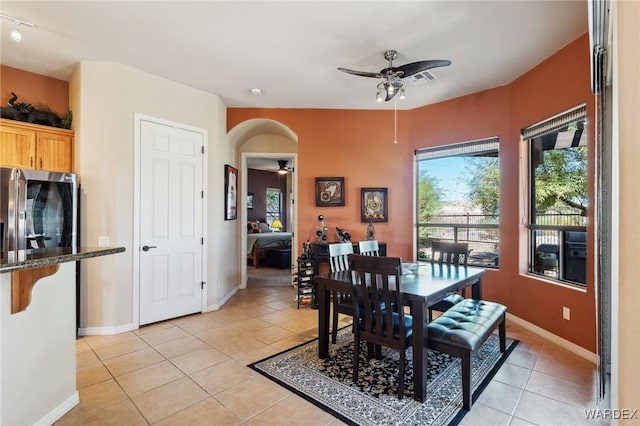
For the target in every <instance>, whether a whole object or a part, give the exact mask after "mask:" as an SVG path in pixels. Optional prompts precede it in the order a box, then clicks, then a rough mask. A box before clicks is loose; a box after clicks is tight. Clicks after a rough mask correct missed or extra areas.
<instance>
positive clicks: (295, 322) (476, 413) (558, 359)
mask: <svg viewBox="0 0 640 426" xmlns="http://www.w3.org/2000/svg"><path fill="white" fill-rule="evenodd" d="M317 315H318V311H316V310H313V309H310V308H308V307H302V308H300V309H296V305H295V303H294V302H293V291H292V289H291V288H290V287H266V288H249V289H247V290H241V291H238V293H237V294H236V295H235V296H234V297H233V298H232V299H231V300H230V301H229V302H227V303H226V304H225V305H224V306H223V307H222V309H220V310H219V311H215V312H210V313H206V314H197V315H191V316H187V317H182V318H177V319H174V320H170V321H165V322H162V323H157V324H153V325H150V326H145V327H142V328H140V329H139V330H137V331H134V332H129V333H123V334H118V335H114V336H86V337H83V338H79V339H78V340H77V369H78V370H77V371H78V376H77V377H78V379H77V382H78V389H79V392H80V404H79V405H77V406H76V407H75V408H73V409H72V410H71V411H70V412H69V413H67V414H66V415H65V416H64V417H63V418H61V419H60V420H59V421H58V422H57V423H56V424H58V425H80V424H81V425H87V424H95V425H138V424H140V425H145V424H158V425H200V424H202V425H240V424H242V425H329V424H331V425H339V424H343V423H342V422H340V421H339V420H337V419H336V418H334V417H333V416H331V415H330V414H328V413H326V412H324V411H322V410H320V409H319V408H317V407H315V406H314V405H313V404H310V403H309V402H307V401H305V400H304V399H302V398H300V397H298V396H296V395H295V394H293V393H292V392H290V391H288V390H286V389H284V388H282V387H280V386H278V385H277V384H275V383H273V382H272V381H270V380H268V379H266V378H264V377H262V376H261V375H259V374H257V373H255V372H254V371H253V370H251V369H249V368H248V367H246V365H247V364H249V363H251V362H254V361H257V360H260V359H262V358H265V357H267V356H268V355H271V354H275V353H278V352H280V351H282V350H284V349H287V348H290V347H292V346H294V345H297V344H299V343H302V342H305V341H308V340H310V339H312V338H315V337H317ZM343 321H344V322H345V323H347V322H348V321H349V319H348V318H344V319H343ZM507 335H508V336H509V337H512V338H516V339H519V340H520V341H521V343H520V344H519V345H518V347H517V348H516V349H515V351H514V352H513V353H512V354H511V356H510V357H509V358H508V359H507V362H506V363H505V364H504V365H503V367H502V368H501V369H500V371H499V372H498V373H497V375H496V376H495V378H494V379H493V380H492V381H491V383H490V384H489V386H488V387H487V389H486V390H485V391H484V392H483V393H482V395H481V396H480V398H479V399H478V400H477V401H476V402H475V403H474V405H473V407H472V410H471V411H470V412H469V413H468V414H467V415H466V416H465V418H464V419H463V421H462V423H461V424H462V425H473V426H477V425H492V426H493V425H518V426H521V425H583V424H591V425H594V424H596V422H595V421H587V420H586V418H585V411H584V410H585V408H595V407H596V392H595V389H596V368H595V365H594V364H593V363H591V362H589V361H587V360H585V359H584V358H581V357H579V356H577V355H575V354H573V353H571V352H569V351H567V350H566V349H563V348H562V347H560V346H558V345H556V344H554V343H551V342H549V341H547V340H545V339H543V338H541V337H539V336H537V335H535V334H533V333H532V332H529V331H527V330H526V329H523V328H522V327H519V326H516V325H513V324H507Z"/></svg>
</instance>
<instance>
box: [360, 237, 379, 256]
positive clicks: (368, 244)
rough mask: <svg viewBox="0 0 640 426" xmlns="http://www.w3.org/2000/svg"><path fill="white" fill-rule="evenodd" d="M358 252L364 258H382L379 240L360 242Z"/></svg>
mask: <svg viewBox="0 0 640 426" xmlns="http://www.w3.org/2000/svg"><path fill="white" fill-rule="evenodd" d="M358 251H359V252H360V254H361V255H363V256H380V246H379V245H378V241H377V240H364V241H358Z"/></svg>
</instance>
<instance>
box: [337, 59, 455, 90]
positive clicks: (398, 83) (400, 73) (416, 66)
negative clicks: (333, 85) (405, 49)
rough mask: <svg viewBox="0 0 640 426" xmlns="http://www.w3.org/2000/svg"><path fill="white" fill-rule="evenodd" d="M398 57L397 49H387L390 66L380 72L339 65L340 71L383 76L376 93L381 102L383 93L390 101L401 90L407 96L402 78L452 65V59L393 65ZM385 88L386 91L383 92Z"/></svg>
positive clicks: (374, 76) (358, 74) (364, 75)
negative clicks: (352, 68) (357, 69)
mask: <svg viewBox="0 0 640 426" xmlns="http://www.w3.org/2000/svg"><path fill="white" fill-rule="evenodd" d="M397 57H398V52H396V51H395V50H387V51H386V52H384V58H385V59H386V60H387V61H389V66H387V67H386V68H383V69H381V70H380V71H379V72H368V71H356V70H350V69H348V68H341V67H338V71H342V72H346V73H347V74H353V75H357V76H359V77H369V78H382V79H384V81H383V82H381V83H379V84H378V86H376V87H377V88H378V93H377V95H376V101H378V102H381V99H380V97H381V96H382V94H384V95H385V99H384V100H385V101H390V100H391V99H392V98H394V97H395V95H396V94H397V93H398V92H400V98H401V99H404V98H405V93H404V88H403V83H402V80H400V79H401V78H409V77H411V76H413V75H414V74H418V73H421V72H426V71H427V70H429V69H431V68H436V67H447V66H449V65H451V61H449V60H440V59H435V60H428V61H418V62H412V63H410V64H405V65H401V66H399V67H394V66H393V60H394V59H396V58H397ZM383 90H384V92H383Z"/></svg>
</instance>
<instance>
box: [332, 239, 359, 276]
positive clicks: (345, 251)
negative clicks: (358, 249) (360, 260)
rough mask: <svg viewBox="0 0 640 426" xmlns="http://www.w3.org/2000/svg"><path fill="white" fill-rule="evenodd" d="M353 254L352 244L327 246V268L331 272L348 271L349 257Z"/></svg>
mask: <svg viewBox="0 0 640 426" xmlns="http://www.w3.org/2000/svg"><path fill="white" fill-rule="evenodd" d="M351 253H353V244H352V243H334V244H329V266H330V268H331V272H341V271H346V270H348V269H349V259H348V257H347V256H349V255H350V254H351Z"/></svg>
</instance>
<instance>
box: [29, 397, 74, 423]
mask: <svg viewBox="0 0 640 426" xmlns="http://www.w3.org/2000/svg"><path fill="white" fill-rule="evenodd" d="M79 403H80V394H79V393H78V391H75V392H74V393H73V395H71V396H70V397H69V398H67V399H66V400H65V401H63V402H62V404H60V405H58V406H57V407H56V408H54V409H53V410H52V411H50V412H49V413H48V414H47V415H46V416H44V417H43V418H41V419H40V420H38V421H37V422H35V425H37V426H40V425H42V426H45V425H46V426H49V425H52V424H54V423H55V422H56V421H58V420H59V419H60V418H61V417H62V416H64V415H65V414H67V413H68V412H69V411H70V410H71V409H72V408H73V407H75V406H76V405H78V404H79Z"/></svg>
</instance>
